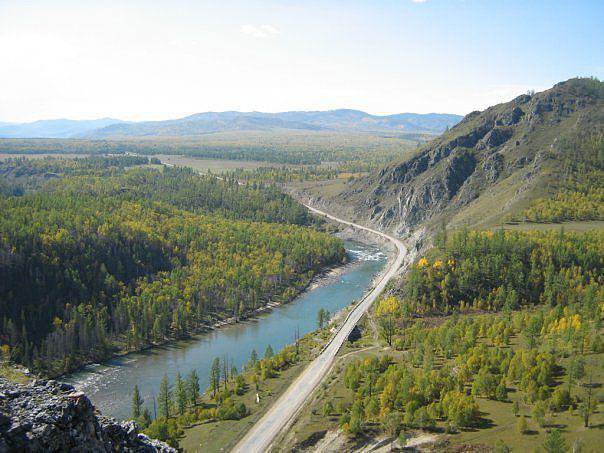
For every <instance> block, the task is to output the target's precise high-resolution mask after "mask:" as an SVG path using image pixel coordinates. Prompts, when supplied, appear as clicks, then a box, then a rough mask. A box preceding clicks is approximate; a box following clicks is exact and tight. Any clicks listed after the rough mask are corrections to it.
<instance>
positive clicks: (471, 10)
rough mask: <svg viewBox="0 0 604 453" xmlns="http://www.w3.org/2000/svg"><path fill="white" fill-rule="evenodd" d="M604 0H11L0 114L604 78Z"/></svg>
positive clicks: (451, 106)
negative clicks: (577, 78)
mask: <svg viewBox="0 0 604 453" xmlns="http://www.w3.org/2000/svg"><path fill="white" fill-rule="evenodd" d="M602 43H604V1H602V0H593V1H588V0H574V1H573V0H390V1H382V0H366V1H360V0H359V1H357V0H341V1H336V0H331V1H329V0H323V1H314V0H302V1H289V0H280V1H269V0H265V1H260V0H256V1H255V0H247V1H231V0H220V1H203V0H191V1H187V0H170V1H158V0H144V1H129V0H120V1H113V0H102V1H87V0H77V1H69V0H55V1H49V0H47V1H44V0H39V1H27V0H14V1H13V0H0V121H9V122H25V121H33V120H38V119H49V118H73V119H92V118H101V117H113V118H121V119H125V120H131V121H141V120H161V119H168V118H178V117H182V116H185V115H188V114H192V113H197V112H204V111H225V110H239V111H252V110H257V111H266V112H277V111H286V110H327V109H334V108H354V109H359V110H364V111H367V112H370V113H374V114H391V113H399V112H416V113H428V112H439V113H458V114H466V113H469V112H470V111H473V110H480V109H484V108H486V107H488V106H489V105H493V104H496V103H498V102H505V101H508V100H510V99H511V98H513V97H515V96H517V95H519V94H522V93H525V92H526V91H527V90H532V89H534V90H536V91H540V90H543V89H546V88H548V87H551V86H552V85H553V84H555V83H556V82H558V81H561V80H566V79H568V78H571V77H575V76H596V77H598V78H600V79H602V78H604V45H603V44H602Z"/></svg>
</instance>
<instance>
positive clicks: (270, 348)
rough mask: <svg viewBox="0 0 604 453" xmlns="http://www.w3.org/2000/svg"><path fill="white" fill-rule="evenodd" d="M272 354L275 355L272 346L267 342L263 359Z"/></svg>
mask: <svg viewBox="0 0 604 453" xmlns="http://www.w3.org/2000/svg"><path fill="white" fill-rule="evenodd" d="M273 355H275V353H274V352H273V348H272V346H271V345H270V344H269V345H268V346H267V347H266V350H265V351H264V358H265V359H271V358H272V357H273Z"/></svg>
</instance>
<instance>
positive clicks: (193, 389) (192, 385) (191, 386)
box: [187, 368, 200, 406]
mask: <svg viewBox="0 0 604 453" xmlns="http://www.w3.org/2000/svg"><path fill="white" fill-rule="evenodd" d="M199 392H200V388H199V376H198V375H197V370H196V369H195V368H193V369H192V370H191V372H190V373H189V375H188V376H187V394H188V399H189V401H190V403H191V405H193V406H195V404H197V400H198V399H199Z"/></svg>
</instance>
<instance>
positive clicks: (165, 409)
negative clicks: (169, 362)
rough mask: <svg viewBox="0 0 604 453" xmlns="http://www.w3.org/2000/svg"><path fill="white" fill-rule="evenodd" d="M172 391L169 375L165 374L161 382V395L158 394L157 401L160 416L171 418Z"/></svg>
mask: <svg viewBox="0 0 604 453" xmlns="http://www.w3.org/2000/svg"><path fill="white" fill-rule="evenodd" d="M171 399H172V397H171V392H170V387H169V385H168V375H166V374H164V377H163V379H162V380H161V383H160V384H159V395H158V396H157V403H158V406H159V416H160V417H162V418H164V419H166V420H167V419H168V418H170V401H171Z"/></svg>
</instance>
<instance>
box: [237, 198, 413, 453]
mask: <svg viewBox="0 0 604 453" xmlns="http://www.w3.org/2000/svg"><path fill="white" fill-rule="evenodd" d="M305 206H306V207H307V208H308V209H309V210H310V211H311V212H313V213H315V214H318V215H321V216H324V217H327V218H329V219H331V220H335V221H337V222H339V223H343V224H345V225H349V226H351V227H354V228H358V229H361V230H365V231H368V232H370V233H373V234H375V235H377V236H380V237H382V238H384V239H387V240H388V241H390V242H392V243H393V244H394V245H395V246H396V249H397V256H396V258H395V260H394V261H392V262H391V264H390V267H389V268H388V270H387V271H386V272H385V273H384V274H383V276H382V278H381V279H380V281H379V282H378V283H377V285H376V286H375V287H374V288H373V289H372V290H371V292H370V293H369V294H367V295H366V296H365V297H364V298H363V299H362V300H361V301H359V302H358V303H357V305H356V306H355V307H354V308H353V309H352V310H351V311H350V313H349V314H348V316H347V317H346V319H345V320H344V322H343V323H342V325H341V327H340V329H339V330H338V332H337V333H336V334H335V335H334V336H333V337H332V338H331V340H330V341H329V343H327V345H326V346H325V347H324V348H323V350H322V351H321V353H320V354H319V356H318V357H317V358H315V359H314V360H313V361H312V362H311V363H310V364H309V365H308V366H307V367H306V369H305V370H304V371H303V372H302V373H301V374H300V376H298V378H297V379H296V380H295V381H294V382H293V383H292V384H291V385H290V386H289V388H288V389H287V390H286V391H285V393H283V395H281V396H280V397H279V399H278V400H277V401H276V402H275V403H274V404H273V405H272V406H271V407H270V409H269V410H268V411H267V412H266V413H265V414H264V415H263V416H262V418H261V419H260V420H258V422H257V423H256V424H255V425H254V426H253V427H252V428H251V429H250V430H249V431H248V432H247V434H246V435H245V436H244V437H243V438H242V439H241V440H240V441H239V443H238V444H237V445H236V446H235V448H234V449H233V450H232V451H233V452H236V453H256V452H258V453H260V452H262V453H264V452H266V451H268V450H269V448H270V446H271V444H272V442H273V440H274V439H275V438H276V436H277V435H278V434H279V433H280V432H281V431H282V430H283V429H284V428H285V427H286V426H287V425H288V424H289V422H290V421H292V420H293V418H294V417H295V416H296V415H297V413H298V411H300V409H301V408H302V407H303V406H304V403H305V402H306V401H307V400H308V398H309V397H310V396H311V394H312V392H313V391H314V390H315V388H317V386H318V385H319V384H320V383H321V381H322V380H323V378H324V377H325V376H326V375H327V373H328V372H329V370H330V368H331V366H332V365H333V363H334V360H335V358H336V354H337V353H338V351H339V350H340V347H341V346H342V344H343V343H344V341H346V339H347V338H348V335H349V334H350V332H351V331H352V329H353V328H354V326H355V325H356V324H357V323H358V322H359V320H360V319H361V317H362V316H363V314H364V313H365V312H366V311H367V310H368V309H369V307H371V304H373V302H374V301H375V300H376V299H377V298H378V296H379V295H380V293H381V292H382V291H383V290H384V288H385V287H386V284H388V282H389V281H390V279H391V278H392V277H394V275H395V274H396V273H397V271H398V270H399V269H400V267H401V266H402V265H403V263H404V262H405V259H406V258H407V256H408V250H407V247H405V245H404V244H403V243H402V242H401V241H400V240H398V239H396V238H394V237H392V236H389V235H387V234H385V233H382V232H380V231H377V230H374V229H371V228H367V227H364V226H362V225H357V224H356V223H352V222H348V221H346V220H342V219H339V218H337V217H334V216H332V215H331V214H328V213H326V212H323V211H321V210H319V209H316V208H313V207H311V206H309V205H307V204H305Z"/></svg>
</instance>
